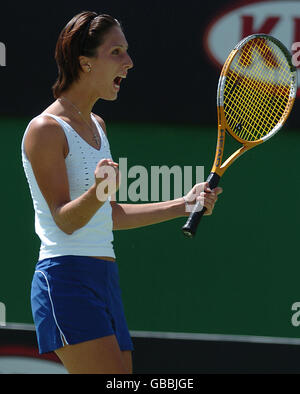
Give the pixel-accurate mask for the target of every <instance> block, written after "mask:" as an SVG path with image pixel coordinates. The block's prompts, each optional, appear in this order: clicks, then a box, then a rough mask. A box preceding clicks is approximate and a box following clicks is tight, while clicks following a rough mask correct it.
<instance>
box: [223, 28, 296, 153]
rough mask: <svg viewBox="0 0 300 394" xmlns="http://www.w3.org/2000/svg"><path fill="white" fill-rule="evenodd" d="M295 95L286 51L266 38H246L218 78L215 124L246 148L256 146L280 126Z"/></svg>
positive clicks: (289, 55)
mask: <svg viewBox="0 0 300 394" xmlns="http://www.w3.org/2000/svg"><path fill="white" fill-rule="evenodd" d="M296 91H297V72H296V67H295V66H294V65H293V63H292V56H291V54H290V52H289V51H288V49H287V48H286V47H285V46H284V45H283V44H282V43H281V42H280V41H279V40H278V39H276V38H274V37H272V36H270V35H267V34H253V35H251V36H248V37H246V38H244V39H243V40H242V41H240V42H239V43H238V44H237V45H236V46H235V48H234V49H233V50H232V51H231V53H230V55H229V56H228V58H227V60H226V62H225V64H224V66H223V69H222V72H221V75H220V78H219V84H218V91H217V108H218V118H219V124H220V123H222V128H223V127H224V128H225V129H226V131H227V132H228V133H229V134H230V135H231V136H232V137H233V138H235V139H236V140H237V141H239V142H240V143H242V144H244V145H247V146H248V147H249V148H250V147H251V146H254V145H257V144H260V143H262V142H264V141H266V140H267V139H269V138H271V137H272V136H273V135H274V134H276V133H277V132H278V130H280V128H281V127H282V126H283V124H284V122H285V121H286V120H287V118H288V116H289V114H290V112H291V109H292V107H293V104H294V101H295V97H296Z"/></svg>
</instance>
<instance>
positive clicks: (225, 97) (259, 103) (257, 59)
mask: <svg viewBox="0 0 300 394" xmlns="http://www.w3.org/2000/svg"><path fill="white" fill-rule="evenodd" d="M296 90H297V74H296V68H295V67H294V65H293V63H292V57H291V54H290V53H289V51H288V50H287V48H286V47H285V46H284V45H283V44H282V43H281V42H280V41H279V40H278V39H276V38H274V37H272V36H270V35H266V34H253V35H251V36H248V37H246V38H244V39H243V40H242V41H240V42H239V43H238V44H237V45H236V46H235V48H234V49H233V50H232V51H231V53H230V54H229V56H228V58H227V60H226V62H225V64H224V66H223V68H222V71H221V75H220V78H219V83H218V90H217V113H218V138H217V147H216V155H215V160H214V164H213V167H212V169H211V173H210V175H209V176H208V178H207V182H208V183H209V187H210V188H211V189H214V188H215V187H216V186H217V185H218V183H219V181H220V178H221V177H222V176H223V174H224V172H225V171H226V170H227V168H228V167H229V166H230V165H231V164H232V163H233V162H234V161H235V160H236V159H237V158H238V157H240V156H241V155H242V154H243V153H245V152H247V151H248V150H249V149H252V148H254V147H255V146H257V145H259V144H262V143H263V142H265V141H267V140H268V139H269V138H271V137H273V136H274V135H275V134H276V133H277V131H278V130H279V129H280V128H281V127H282V126H283V124H284V122H285V121H286V120H287V118H288V116H289V114H290V112H291V109H292V107H293V104H294V101H295V96H296ZM225 132H227V133H228V134H229V135H231V136H232V137H233V138H234V139H235V140H237V141H238V142H239V143H240V144H241V147H240V148H239V149H238V150H236V151H235V152H234V153H233V154H232V155H231V156H230V157H228V158H227V160H225V161H224V162H222V159H223V151H224V144H225ZM205 211H206V208H205V207H202V206H201V204H200V203H199V202H197V203H196V204H195V206H194V209H193V211H192V212H191V214H190V216H189V218H188V220H187V222H186V224H185V225H184V226H183V227H182V231H183V233H184V234H185V235H187V236H188V237H193V236H194V235H195V233H196V230H197V227H198V224H199V222H200V220H201V218H202V216H203V214H204V213H205Z"/></svg>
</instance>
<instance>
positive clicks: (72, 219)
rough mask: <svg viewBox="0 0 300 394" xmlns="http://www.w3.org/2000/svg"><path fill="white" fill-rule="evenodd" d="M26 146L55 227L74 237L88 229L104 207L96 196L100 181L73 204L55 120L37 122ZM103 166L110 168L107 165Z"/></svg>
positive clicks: (63, 142) (62, 143) (61, 138)
mask: <svg viewBox="0 0 300 394" xmlns="http://www.w3.org/2000/svg"><path fill="white" fill-rule="evenodd" d="M24 144H25V145H24V148H25V152H26V155H27V158H28V159H29V161H30V163H31V166H32V169H33V172H34V175H35V178H36V181H37V184H38V186H39V188H40V191H41V193H42V194H43V196H44V198H45V200H46V202H47V204H48V207H49V209H50V212H51V214H52V217H53V219H54V221H55V223H56V225H57V226H58V227H59V228H60V229H61V230H62V231H63V232H65V233H66V234H72V233H73V232H74V231H76V230H78V229H80V228H81V227H83V226H84V225H86V224H87V223H88V222H89V221H90V219H91V218H92V217H93V216H94V214H95V213H96V212H97V211H98V209H99V208H101V206H102V205H103V204H104V201H100V200H99V199H98V198H97V195H96V190H97V186H98V184H99V182H101V179H97V178H96V177H95V183H94V185H93V186H92V187H91V188H90V189H89V190H88V191H87V192H85V193H84V194H82V195H81V196H80V197H78V198H76V199H75V200H72V201H71V198H70V192H69V182H68V177H67V170H66V165H65V156H66V146H67V143H66V138H65V135H64V133H63V131H62V129H61V127H60V126H59V125H58V124H57V122H56V121H55V120H54V119H50V118H48V117H47V118H46V117H45V118H44V117H40V118H38V119H35V120H34V121H33V122H32V123H31V125H30V128H29V130H28V132H27V134H26V137H25V141H24ZM103 162H105V160H102V161H101V162H99V163H98V165H97V168H99V167H101V166H102V165H103ZM104 164H105V165H111V164H108V163H107V162H105V163H104ZM111 166H112V165H111ZM97 168H96V169H95V170H97Z"/></svg>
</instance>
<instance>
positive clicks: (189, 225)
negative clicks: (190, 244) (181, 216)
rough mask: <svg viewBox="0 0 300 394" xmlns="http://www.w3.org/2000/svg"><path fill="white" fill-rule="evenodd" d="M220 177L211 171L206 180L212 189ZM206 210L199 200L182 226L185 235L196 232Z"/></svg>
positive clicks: (191, 234) (190, 235)
mask: <svg viewBox="0 0 300 394" xmlns="http://www.w3.org/2000/svg"><path fill="white" fill-rule="evenodd" d="M220 178H221V177H220V176H219V175H218V174H216V173H215V172H211V173H210V174H209V176H208V178H207V180H206V182H208V184H209V187H210V189H211V190H212V189H214V188H215V187H217V186H218V183H219V181H220ZM205 211H206V208H205V207H203V208H202V209H201V204H200V202H199V201H198V202H197V203H196V204H195V207H194V209H193V211H192V212H191V213H190V216H189V217H188V220H187V221H186V223H185V225H184V226H183V227H182V232H183V234H184V235H186V236H187V237H190V238H192V237H193V236H194V235H195V234H196V231H197V227H198V225H199V223H200V220H201V218H202V216H203V215H204V213H205Z"/></svg>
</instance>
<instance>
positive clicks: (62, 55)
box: [52, 11, 121, 99]
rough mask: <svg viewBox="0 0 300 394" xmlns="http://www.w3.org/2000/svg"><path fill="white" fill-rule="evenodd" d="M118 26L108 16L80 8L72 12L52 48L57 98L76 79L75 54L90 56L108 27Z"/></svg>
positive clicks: (78, 71) (76, 56) (118, 24)
mask: <svg viewBox="0 0 300 394" xmlns="http://www.w3.org/2000/svg"><path fill="white" fill-rule="evenodd" d="M113 26H118V27H121V25H120V23H119V22H118V21H117V20H116V19H114V18H112V17H111V16H110V15H106V14H100V15H99V14H97V13H96V12H91V11H83V12H81V13H80V14H77V15H75V16H74V17H73V18H72V19H71V20H70V22H69V23H68V24H67V25H66V26H65V27H64V29H63V30H62V31H61V33H60V35H59V37H58V40H57V44H56V49H55V60H56V64H57V67H58V78H57V80H56V82H55V84H54V85H53V87H52V91H53V95H54V97H55V98H56V99H57V98H58V97H59V96H60V95H61V93H62V92H63V91H65V90H67V89H68V88H69V87H70V85H71V84H72V83H73V82H74V81H76V80H78V79H79V73H80V70H81V66H80V63H79V56H87V57H94V56H96V49H97V48H98V47H99V46H100V45H101V44H102V43H103V41H104V36H105V34H106V33H108V31H109V30H110V28H111V27H113Z"/></svg>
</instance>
